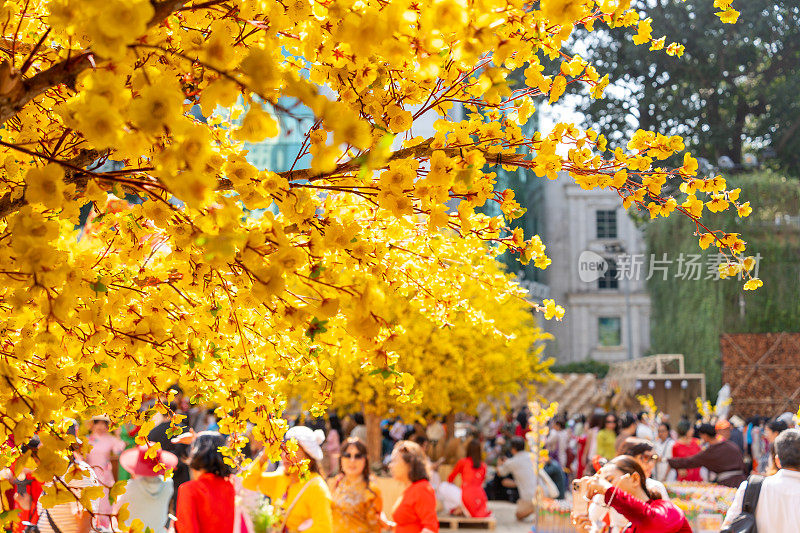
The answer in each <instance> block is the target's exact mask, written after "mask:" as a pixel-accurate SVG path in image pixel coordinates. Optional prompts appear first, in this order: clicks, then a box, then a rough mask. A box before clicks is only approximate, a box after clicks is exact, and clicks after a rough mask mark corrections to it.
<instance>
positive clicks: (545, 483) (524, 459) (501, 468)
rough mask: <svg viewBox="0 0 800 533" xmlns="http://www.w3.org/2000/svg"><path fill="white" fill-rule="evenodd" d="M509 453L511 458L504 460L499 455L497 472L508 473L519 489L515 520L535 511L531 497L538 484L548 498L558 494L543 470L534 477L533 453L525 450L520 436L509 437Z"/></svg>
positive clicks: (503, 474)
mask: <svg viewBox="0 0 800 533" xmlns="http://www.w3.org/2000/svg"><path fill="white" fill-rule="evenodd" d="M511 453H513V454H514V455H513V456H512V457H511V459H508V460H506V459H505V458H504V457H501V458H500V460H498V462H497V473H498V474H499V475H500V476H507V475H509V474H510V475H511V477H513V478H514V483H515V484H516V487H517V490H518V491H519V500H517V509H516V516H517V520H523V519H525V518H526V517H528V516H530V515H531V514H533V512H534V511H535V508H534V506H533V498H534V496H535V495H536V489H537V488H538V487H539V486H541V487H542V488H543V490H544V494H545V496H547V497H548V498H556V497H557V496H558V487H556V485H555V483H553V480H552V479H550V477H549V476H548V475H547V474H545V473H544V471H543V470H540V471H539V479H538V480H537V479H536V470H535V468H534V466H533V465H534V463H533V461H534V460H535V459H534V457H533V454H531V453H530V452H527V451H525V441H524V440H523V439H522V437H514V438H513V439H511Z"/></svg>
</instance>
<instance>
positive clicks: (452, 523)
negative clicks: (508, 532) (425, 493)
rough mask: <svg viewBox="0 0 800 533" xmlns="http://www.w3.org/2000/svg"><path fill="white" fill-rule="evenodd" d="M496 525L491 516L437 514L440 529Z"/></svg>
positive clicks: (484, 527)
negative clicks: (475, 516)
mask: <svg viewBox="0 0 800 533" xmlns="http://www.w3.org/2000/svg"><path fill="white" fill-rule="evenodd" d="M496 526H497V520H495V518H494V517H493V516H488V517H486V518H472V517H469V516H451V515H439V527H440V528H442V529H490V530H493V529H494V528H495V527H496Z"/></svg>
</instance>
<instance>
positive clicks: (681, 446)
mask: <svg viewBox="0 0 800 533" xmlns="http://www.w3.org/2000/svg"><path fill="white" fill-rule="evenodd" d="M676 429H677V430H678V440H677V441H675V444H673V445H672V457H691V456H692V455H695V454H698V453H700V452H701V451H702V448H701V447H700V443H699V442H698V441H697V439H695V438H693V436H692V433H694V429H693V428H692V425H691V424H690V423H689V421H688V420H681V421H680V422H678V427H677V428H676ZM678 481H703V478H701V477H700V469H699V468H689V469H688V470H678Z"/></svg>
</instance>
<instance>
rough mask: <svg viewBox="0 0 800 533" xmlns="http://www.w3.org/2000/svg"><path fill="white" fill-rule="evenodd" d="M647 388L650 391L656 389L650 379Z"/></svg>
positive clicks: (654, 383)
mask: <svg viewBox="0 0 800 533" xmlns="http://www.w3.org/2000/svg"><path fill="white" fill-rule="evenodd" d="M647 388H648V389H650V390H653V389H655V388H656V382H655V381H653V380H652V379H651V380H650V381H648V382H647Z"/></svg>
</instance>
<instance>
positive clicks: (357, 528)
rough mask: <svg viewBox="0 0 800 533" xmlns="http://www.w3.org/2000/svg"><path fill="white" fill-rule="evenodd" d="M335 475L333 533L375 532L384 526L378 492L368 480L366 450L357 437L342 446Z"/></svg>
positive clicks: (381, 503) (333, 484)
mask: <svg viewBox="0 0 800 533" xmlns="http://www.w3.org/2000/svg"><path fill="white" fill-rule="evenodd" d="M339 472H340V474H339V475H338V476H336V478H335V479H334V480H333V483H332V484H331V485H332V488H333V490H332V504H331V505H332V508H333V533H377V532H379V531H381V529H383V528H385V527H387V526H386V524H385V523H384V522H383V520H381V508H382V507H383V499H382V498H381V493H380V491H379V490H378V488H377V487H376V486H375V484H374V483H373V480H372V479H370V474H369V465H368V462H367V447H366V446H365V445H364V442H362V440H361V439H359V438H358V437H350V438H349V439H347V440H346V441H345V442H344V444H343V445H342V452H341V454H340V455H339Z"/></svg>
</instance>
